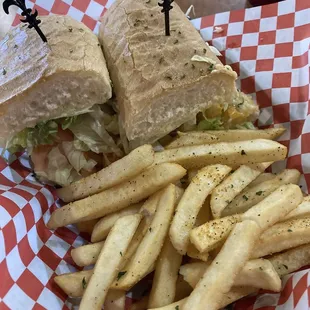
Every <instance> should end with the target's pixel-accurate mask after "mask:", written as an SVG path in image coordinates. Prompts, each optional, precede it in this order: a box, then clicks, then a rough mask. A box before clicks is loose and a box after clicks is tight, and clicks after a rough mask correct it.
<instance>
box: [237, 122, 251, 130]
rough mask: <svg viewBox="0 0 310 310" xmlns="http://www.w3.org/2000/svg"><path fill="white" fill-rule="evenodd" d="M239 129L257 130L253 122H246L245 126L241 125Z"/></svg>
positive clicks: (238, 126)
mask: <svg viewBox="0 0 310 310" xmlns="http://www.w3.org/2000/svg"><path fill="white" fill-rule="evenodd" d="M236 128H237V129H252V130H253V129H256V128H255V126H254V125H253V123H251V122H245V123H243V124H240V125H236Z"/></svg>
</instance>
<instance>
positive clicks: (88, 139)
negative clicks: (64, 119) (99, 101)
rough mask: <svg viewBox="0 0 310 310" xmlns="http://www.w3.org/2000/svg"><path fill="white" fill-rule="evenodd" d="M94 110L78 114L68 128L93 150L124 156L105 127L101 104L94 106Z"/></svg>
mask: <svg viewBox="0 0 310 310" xmlns="http://www.w3.org/2000/svg"><path fill="white" fill-rule="evenodd" d="M93 110H94V111H93V112H91V113H88V114H85V115H79V116H77V118H76V119H75V121H74V122H71V124H70V125H69V127H68V129H69V130H71V131H72V132H73V134H74V136H75V138H76V139H78V140H80V141H82V142H83V143H84V144H86V145H87V146H88V147H89V149H90V150H91V151H93V152H95V153H97V154H99V153H115V154H117V155H118V156H122V151H121V149H120V148H119V147H118V146H117V145H116V143H115V142H114V140H113V138H112V137H111V136H110V134H109V133H108V132H107V130H106V129H105V125H104V118H105V113H104V112H102V111H101V109H100V107H99V106H94V107H93Z"/></svg>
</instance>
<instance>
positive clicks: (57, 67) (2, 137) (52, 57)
mask: <svg viewBox="0 0 310 310" xmlns="http://www.w3.org/2000/svg"><path fill="white" fill-rule="evenodd" d="M41 20H42V23H41V25H40V27H41V29H42V31H43V33H44V34H45V35H46V37H47V40H48V43H43V42H42V40H41V38H40V37H39V36H38V34H37V33H36V32H35V31H34V30H33V29H28V28H27V26H26V25H19V26H18V27H16V28H14V29H12V30H11V31H10V32H9V33H8V34H7V35H6V36H5V37H4V39H3V40H2V41H0V124H1V131H0V147H3V148H4V149H7V150H8V151H10V152H12V153H14V152H16V151H19V150H23V149H27V150H28V152H29V154H30V156H31V159H32V163H33V165H34V171H35V172H36V174H37V175H38V176H39V177H40V178H43V179H44V180H50V181H52V182H53V183H56V184H60V185H66V184H69V183H71V182H72V181H75V180H77V179H79V178H80V177H81V176H82V175H87V174H89V173H91V172H94V171H95V170H96V169H98V168H100V167H101V166H102V165H103V163H102V160H103V156H102V155H99V154H105V155H106V156H110V157H111V155H112V156H116V157H120V156H121V155H122V152H121V150H120V148H119V147H118V146H117V145H116V143H115V141H114V139H113V135H117V134H118V125H117V119H116V116H115V115H113V113H109V110H111V108H110V107H109V106H108V105H105V106H102V104H103V103H105V102H107V101H108V100H109V99H110V98H111V96H112V87H111V82H110V77H109V73H108V70H107V67H106V62H105V59H104V56H103V54H102V50H101V47H100V44H99V41H98V38H97V37H96V35H94V34H93V33H92V32H91V31H90V30H89V29H88V28H87V27H86V26H85V25H84V24H82V23H80V22H77V21H75V20H74V19H72V18H71V17H67V16H56V15H53V16H48V17H41Z"/></svg>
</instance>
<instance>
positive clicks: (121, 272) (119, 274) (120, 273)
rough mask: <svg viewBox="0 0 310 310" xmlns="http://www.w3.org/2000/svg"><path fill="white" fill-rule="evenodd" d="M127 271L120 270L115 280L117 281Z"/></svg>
mask: <svg viewBox="0 0 310 310" xmlns="http://www.w3.org/2000/svg"><path fill="white" fill-rule="evenodd" d="M126 273H127V271H120V272H119V273H118V275H117V281H119V279H120V278H121V277H122V276H124V275H125V274H126Z"/></svg>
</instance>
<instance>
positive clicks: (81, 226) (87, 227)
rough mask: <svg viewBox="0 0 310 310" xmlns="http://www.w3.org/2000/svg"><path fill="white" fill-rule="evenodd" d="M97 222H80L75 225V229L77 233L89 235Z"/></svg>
mask: <svg viewBox="0 0 310 310" xmlns="http://www.w3.org/2000/svg"><path fill="white" fill-rule="evenodd" d="M97 222H98V219H94V220H90V221H85V222H80V223H76V227H77V229H78V230H79V232H86V233H88V234H89V235H91V234H92V232H93V229H94V227H95V225H96V223H97Z"/></svg>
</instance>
